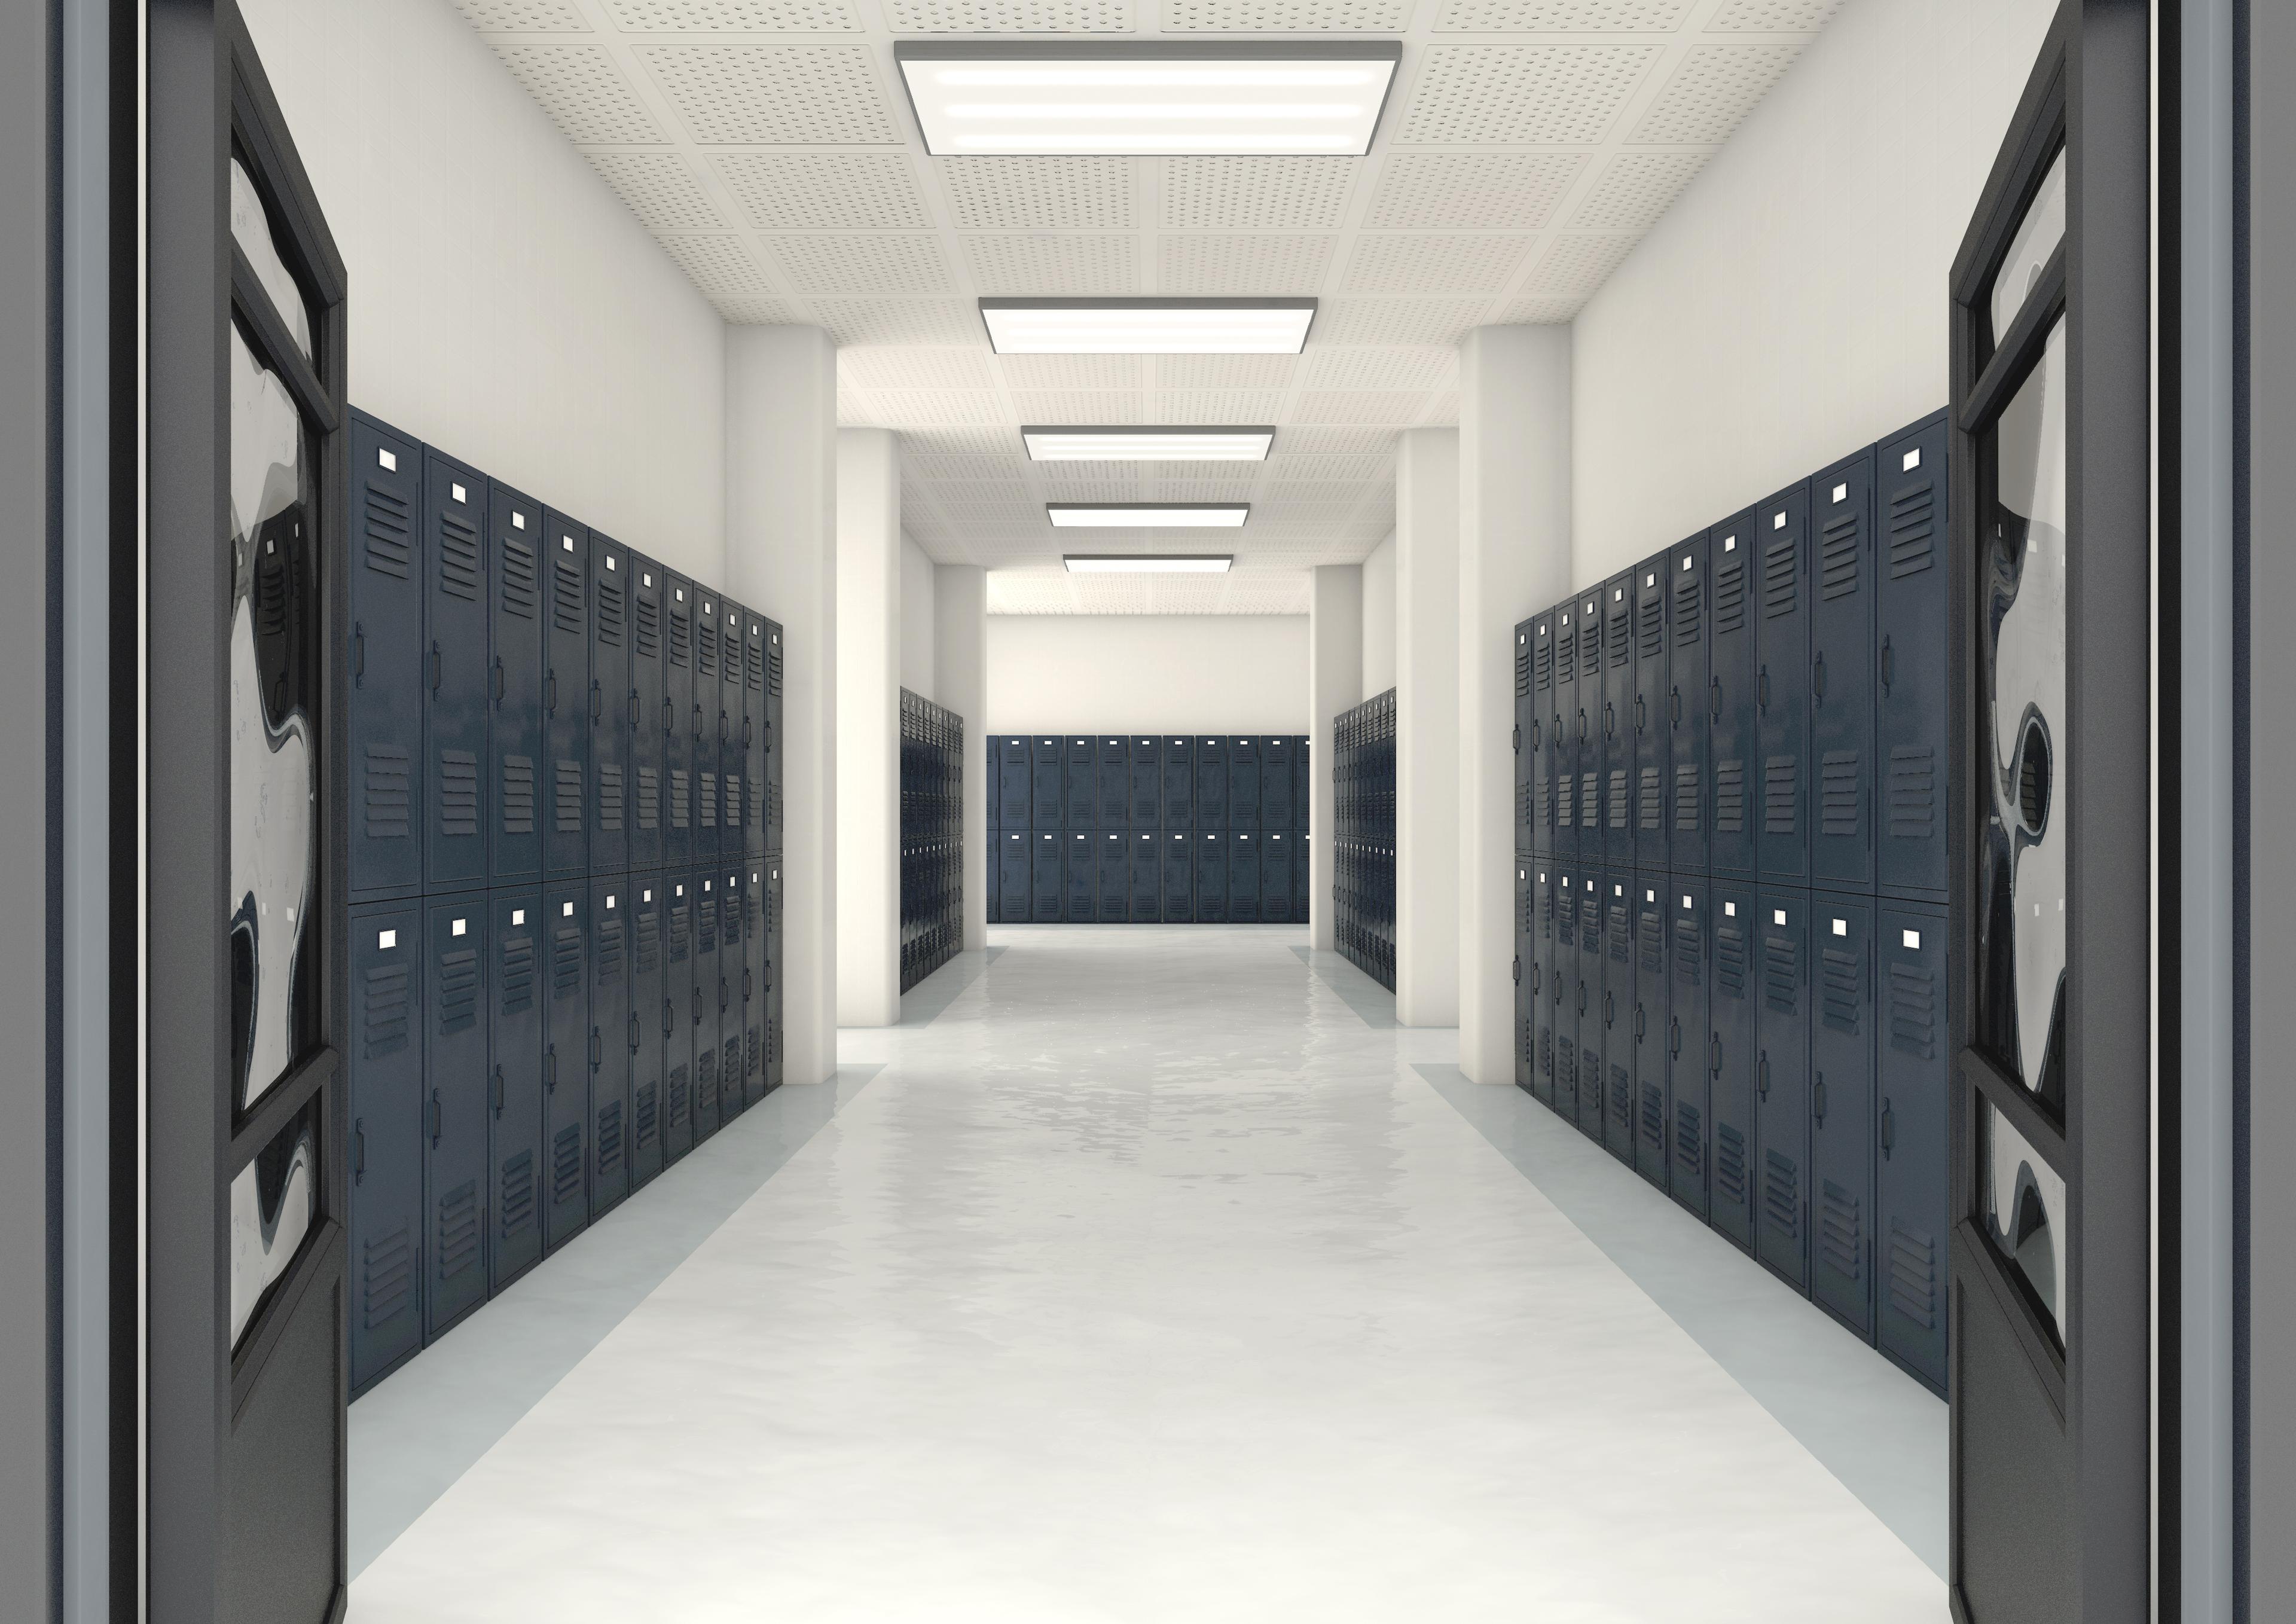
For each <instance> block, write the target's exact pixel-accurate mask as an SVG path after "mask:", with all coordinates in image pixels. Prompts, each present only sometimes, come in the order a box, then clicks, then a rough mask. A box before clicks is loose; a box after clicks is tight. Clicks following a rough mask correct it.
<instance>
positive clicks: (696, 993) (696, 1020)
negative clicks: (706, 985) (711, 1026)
mask: <svg viewBox="0 0 2296 1624" xmlns="http://www.w3.org/2000/svg"><path fill="white" fill-rule="evenodd" d="M693 1024H694V1025H696V1026H700V1025H701V988H699V987H697V988H694V989H693Z"/></svg>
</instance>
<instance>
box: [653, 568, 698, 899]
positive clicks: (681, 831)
mask: <svg viewBox="0 0 2296 1624" xmlns="http://www.w3.org/2000/svg"><path fill="white" fill-rule="evenodd" d="M663 584H664V585H665V586H668V589H669V591H668V610H669V640H668V644H666V645H665V647H664V651H663V652H664V655H665V658H664V660H663V661H662V696H661V701H662V702H661V781H662V796H663V805H662V841H661V861H662V865H663V866H664V867H666V868H684V867H685V866H686V865H689V864H691V863H692V862H693V659H694V631H693V628H694V623H695V620H696V619H697V617H698V615H699V612H700V605H699V603H697V601H696V600H695V597H694V595H693V582H692V581H689V580H687V579H686V578H685V577H684V576H682V575H666V576H664V577H663Z"/></svg>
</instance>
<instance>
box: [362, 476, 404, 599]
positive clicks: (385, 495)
mask: <svg viewBox="0 0 2296 1624" xmlns="http://www.w3.org/2000/svg"><path fill="white" fill-rule="evenodd" d="M413 566H414V538H413V536H412V533H411V529H410V527H409V526H408V524H407V504H406V498H405V497H403V496H395V495H393V494H392V493H391V492H389V491H387V490H384V489H382V488H380V487H378V486H373V485H370V486H368V487H367V488H366V567H367V568H368V569H370V570H373V571H375V572H376V573H377V574H378V575H388V576H393V577H396V578H398V579H399V580H402V581H403V580H405V579H406V578H407V575H408V572H409V571H410V570H411V569H412V568H413Z"/></svg>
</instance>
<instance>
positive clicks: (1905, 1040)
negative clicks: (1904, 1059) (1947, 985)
mask: <svg viewBox="0 0 2296 1624" xmlns="http://www.w3.org/2000/svg"><path fill="white" fill-rule="evenodd" d="M1937 1015H1938V997H1937V977H1935V976H1934V975H1932V974H1931V973H1930V972H1928V971H1926V970H1923V969H1921V968H1919V967H1917V966H1915V965H1912V964H1892V965H1890V1047H1891V1048H1893V1049H1895V1050H1897V1051H1898V1053H1899V1054H1911V1055H1913V1056H1914V1057H1915V1059H1917V1060H1931V1059H1934V1058H1936V1055H1937Z"/></svg>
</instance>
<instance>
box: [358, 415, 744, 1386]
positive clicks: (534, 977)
mask: <svg viewBox="0 0 2296 1624" xmlns="http://www.w3.org/2000/svg"><path fill="white" fill-rule="evenodd" d="M350 457H351V465H352V477H351V504H352V509H353V513H352V522H351V525H350V526H349V530H350V541H349V545H350V547H351V549H352V551H353V554H354V557H353V558H352V559H351V560H350V561H349V562H350V563H351V564H352V565H353V568H352V569H351V570H350V571H349V574H350V613H351V636H350V642H349V646H348V649H347V650H346V651H345V657H346V660H347V666H348V684H349V694H350V698H349V705H348V710H349V722H350V736H349V751H350V757H351V762H352V768H351V771H352V782H353V784H354V786H355V788H354V791H353V807H352V817H351V830H350V838H349V847H350V850H349V871H350V919H349V941H350V956H351V997H352V1000H353V1005H354V1011H355V1027H354V1037H353V1040H352V1043H351V1046H350V1048H351V1064H350V1079H349V1080H350V1100H351V1106H350V1115H351V1120H350V1125H349V1144H348V1145H347V1146H346V1147H345V1148H346V1150H347V1152H348V1158H349V1163H350V1169H351V1195H350V1250H351V1258H352V1264H351V1267H352V1275H353V1280H352V1285H351V1301H350V1305H349V1311H350V1321H351V1324H350V1334H351V1386H352V1390H353V1391H354V1392H355V1393H356V1392H360V1391H364V1390H365V1389H367V1388H369V1387H371V1386H372V1385H373V1383H374V1382H377V1381H379V1380H381V1378H382V1377H383V1376H384V1375H386V1374H389V1372H390V1371H391V1370H392V1369H394V1368H396V1367H397V1366H398V1365H399V1364H400V1363H402V1362H403V1361H404V1360H406V1358H407V1357H410V1356H412V1355H413V1354H414V1352H415V1351H416V1350H417V1349H419V1348H421V1347H422V1346H423V1345H424V1344H425V1343H427V1342H429V1341H431V1340H433V1339H435V1338H436V1337H438V1336H439V1335H441V1334H443V1333H445V1332H446V1331H447V1330H448V1329H449V1328H450V1327H452V1326H453V1325H455V1324H457V1323H458V1322H459V1321H460V1320H461V1319H462V1318H463V1316H465V1315H466V1314H468V1313H469V1312H470V1311H471V1309H473V1308H477V1307H478V1306H480V1304H482V1303H483V1302H485V1301H486V1300H487V1299H488V1297H489V1296H490V1295H492V1294H493V1293H494V1292H498V1291H500V1290H502V1289H503V1288H504V1286H506V1285H508V1284H510V1283H511V1282H512V1280H514V1279H516V1278H517V1277H518V1276H519V1275H521V1274H522V1273H523V1272H524V1271H525V1270H526V1269H528V1268H529V1267H532V1266H533V1264H534V1263H535V1262H536V1261H537V1260H538V1259H540V1258H542V1257H543V1256H544V1255H545V1253H547V1252H549V1251H554V1250H556V1249H557V1248H558V1247H559V1246H562V1245H563V1244H564V1243H566V1242H567V1241H568V1240H570V1239H571V1238H572V1237H573V1236H574V1235H575V1234H578V1233H579V1232H580V1231H581V1230H582V1229H583V1228H584V1227H585V1226H586V1225H587V1224H588V1223H589V1222H590V1221H591V1220H592V1219H593V1218H596V1217H598V1216H600V1215H601V1214H603V1213H604V1212H605V1211H606V1210H609V1209H611V1207H613V1206H614V1205H615V1204H616V1203H618V1202H620V1201H621V1200H622V1199H624V1197H626V1196H627V1194H628V1193H629V1192H630V1191H632V1190H634V1189H635V1188H637V1187H638V1186H639V1185H644V1183H645V1182H646V1181H647V1180H648V1179H650V1178H652V1177H654V1176H655V1175H656V1174H658V1173H660V1171H661V1170H662V1169H664V1168H665V1167H666V1166H668V1164H669V1163H671V1162H674V1161H676V1160H677V1159H678V1158H679V1157H681V1156H683V1155H684V1154H685V1152H687V1151H688V1150H690V1149H692V1148H693V1145H694V1144H696V1143H698V1142H699V1141H700V1140H701V1139H704V1138H707V1137H708V1136H709V1135H710V1134H711V1133H713V1132H715V1131H716V1130H717V1128H718V1127H719V1126H720V1125H721V1124H722V1123H723V1122H726V1121H727V1120H731V1119H732V1118H733V1117H734V1115H736V1114H738V1113H739V1112H740V1111H743V1110H745V1109H746V1108H747V1107H749V1106H750V1105H751V1104H754V1103H757V1101H758V1100H759V1099H761V1098H763V1097H764V1095H766V1093H767V1091H768V1090H769V1089H770V1088H772V1087H775V1085H776V1084H778V1083H779V1082H780V1081H781V1056H782V1041H781V978H780V977H779V976H777V975H776V974H775V966H776V964H779V963H780V961H781V900H782V896H783V890H782V874H781V858H780V856H779V849H780V834H781V827H782V823H781V808H782V803H783V785H782V779H781V755H780V752H779V751H778V750H776V748H775V744H776V741H777V739H778V736H779V734H780V725H781V703H782V701H781V692H782V671H783V652H784V651H783V644H782V628H781V627H779V626H778V625H776V624H775V622H773V621H771V620H768V619H766V618H765V617H764V616H762V615H760V614H758V613H756V612H755V611H750V610H747V609H745V608H743V607H742V605H739V604H735V603H728V602H726V600H725V599H724V597H723V596H722V595H719V594H718V593H717V591H716V589H715V588H713V587H711V586H709V585H708V584H706V583H703V582H700V581H695V580H693V579H690V578H686V577H684V576H680V575H676V574H673V573H671V572H669V571H668V570H664V569H663V568H662V567H661V566H660V564H659V563H658V562H655V561H653V560H652V559H649V558H647V557H645V556H644V555H643V554H638V553H635V552H632V551H631V550H629V549H628V548H626V547H624V546H622V545H620V544H619V543H618V542H615V541H613V540H611V539H609V538H608V537H604V536H603V535H600V534H598V533H597V532H595V531H593V530H590V529H586V528H585V527H583V526H582V525H579V524H578V523H576V522H574V521H572V520H570V519H569V518H567V517H565V516H564V515H562V514H560V513H555V512H553V511H551V510H549V509H547V508H545V507H544V506H543V505H542V504H540V503H538V502H536V501H534V500H532V499H531V498H529V497H527V496H523V495H521V493H519V492H517V491H514V490H512V489H510V488H507V487H506V486H504V485H501V484H499V483H496V482H494V481H491V480H488V478H487V477H486V476H485V475H484V474H482V473H480V472H478V471H477V470H475V469H472V468H470V467H468V466H467V465H465V464H463V463H459V462H457V461H456V460H455V459H454V458H453V457H451V456H449V455H447V454H446V453H444V452H442V451H439V450H438V449H436V448H434V447H426V446H423V445H421V444H419V443H418V442H417V441H415V440H414V439H411V438H409V437H408V436H406V435H404V434H401V433H399V432H398V431H395V430H393V429H391V428H390V427H389V426H388V425H387V424H384V423H381V422H378V421H376V420H375V419H373V418H372V417H369V416H367V415H365V414H357V413H355V414H353V426H352V431H351V448H350Z"/></svg>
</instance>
